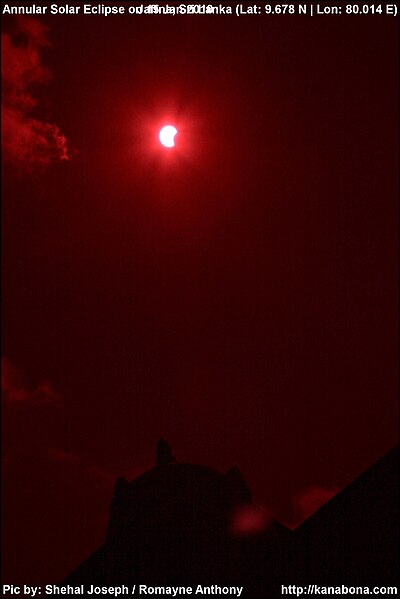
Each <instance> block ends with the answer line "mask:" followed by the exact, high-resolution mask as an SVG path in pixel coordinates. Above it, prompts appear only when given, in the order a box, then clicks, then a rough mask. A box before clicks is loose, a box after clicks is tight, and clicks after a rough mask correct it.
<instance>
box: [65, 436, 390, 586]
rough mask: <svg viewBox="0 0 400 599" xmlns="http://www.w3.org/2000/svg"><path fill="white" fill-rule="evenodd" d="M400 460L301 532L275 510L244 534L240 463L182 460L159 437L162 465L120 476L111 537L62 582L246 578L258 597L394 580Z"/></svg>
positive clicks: (357, 484) (246, 502) (365, 478)
mask: <svg viewBox="0 0 400 599" xmlns="http://www.w3.org/2000/svg"><path fill="white" fill-rule="evenodd" d="M397 464H398V450H397V449H396V450H393V451H392V452H390V453H389V454H388V455H387V456H385V457H384V458H383V459H382V460H380V461H379V462H378V463H377V464H375V465H374V466H373V467H372V468H370V469H369V470H368V471H367V472H366V473H364V474H363V475H362V476H361V477H360V478H358V479H357V480H356V481H354V482H353V483H352V484H351V485H349V486H348V487H347V488H346V489H344V490H343V491H342V492H341V493H339V494H338V495H336V496H335V497H334V498H333V499H332V500H330V501H329V502H328V503H327V504H326V505H325V506H323V507H322V508H321V509H320V510H319V511H318V512H316V513H315V514H313V515H312V516H311V517H310V518H309V519H308V520H306V521H305V522H304V523H303V524H302V525H301V526H299V527H298V528H297V529H296V530H295V531H290V530H289V529H287V528H286V527H284V526H282V525H281V524H279V523H278V522H276V521H274V520H271V519H269V520H268V521H266V522H265V523H264V526H263V527H261V526H260V527H259V528H258V530H257V527H256V529H255V530H254V531H253V534H247V535H240V534H233V532H232V530H233V528H232V522H233V521H234V518H235V517H239V518H240V517H241V516H240V514H241V513H245V511H246V510H248V509H250V510H251V505H252V504H251V494H250V491H249V489H248V487H247V484H246V482H245V481H244V479H243V478H242V476H241V474H240V471H239V470H238V469H237V468H232V469H231V470H230V471H229V472H228V473H227V474H221V473H219V472H217V471H216V470H213V469H211V468H207V467H204V466H198V465H193V464H180V463H177V462H176V461H175V458H174V457H173V455H172V452H171V449H170V447H169V445H168V444H167V443H166V441H164V440H163V439H161V440H160V442H159V444H158V447H157V460H156V466H155V468H153V469H151V470H149V471H148V472H146V473H144V474H142V475H141V476H139V477H138V478H136V479H135V480H133V481H132V482H128V481H127V480H126V479H124V478H119V479H118V480H117V481H116V484H115V492H114V497H113V499H112V502H111V507H110V521H109V526H108V531H107V536H106V541H105V543H104V545H103V546H102V547H101V548H100V549H98V550H97V551H96V552H95V553H94V554H93V555H92V556H91V557H89V558H88V559H87V560H86V561H85V562H84V563H83V564H82V565H81V566H79V567H78V568H77V569H76V570H75V571H74V572H72V573H71V574H70V575H69V576H68V577H67V578H66V579H65V580H64V581H63V584H70V585H79V584H86V585H87V584H94V585H100V586H101V585H108V586H111V585H120V584H135V583H136V584H148V585H163V586H165V585H191V586H194V585H197V584H204V585H212V584H224V585H243V586H244V590H243V593H242V595H241V596H242V597H254V598H262V597H276V596H279V595H281V585H291V584H299V585H305V584H320V585H337V584H345V585H348V586H355V585H371V586H376V585H377V586H384V585H396V584H397V582H398V568H397V557H398V555H397V554H398V550H397V547H398V544H397V541H398V527H397V497H398V468H397ZM243 510H244V512H243ZM238 514H239V516H237V515H238Z"/></svg>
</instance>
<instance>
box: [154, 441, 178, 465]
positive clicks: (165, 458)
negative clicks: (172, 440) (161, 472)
mask: <svg viewBox="0 0 400 599" xmlns="http://www.w3.org/2000/svg"><path fill="white" fill-rule="evenodd" d="M171 462H176V458H175V456H174V455H173V454H172V451H171V447H170V446H169V444H168V443H167V441H166V440H165V439H163V437H161V438H160V440H159V441H158V443H157V466H165V465H167V464H171Z"/></svg>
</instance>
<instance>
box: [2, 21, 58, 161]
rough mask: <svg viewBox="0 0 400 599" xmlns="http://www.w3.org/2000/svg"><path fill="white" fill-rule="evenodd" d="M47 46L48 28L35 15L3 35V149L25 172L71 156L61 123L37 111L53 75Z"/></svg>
mask: <svg viewBox="0 0 400 599" xmlns="http://www.w3.org/2000/svg"><path fill="white" fill-rule="evenodd" d="M47 46H49V41H48V38H47V30H46V28H45V27H44V26H43V25H42V24H41V23H40V22H39V21H36V20H35V19H25V18H20V19H18V21H17V28H16V30H15V31H14V32H13V33H12V34H10V33H4V34H3V35H2V50H3V67H2V78H3V122H2V125H3V135H2V146H3V153H4V159H5V160H6V161H8V162H10V163H12V164H13V165H14V166H16V167H18V169H19V170H22V171H24V172H27V171H28V172H29V171H32V170H36V169H38V168H39V169H40V168H43V167H46V166H48V165H49V164H51V163H54V162H60V161H63V160H68V159H69V157H70V151H69V147H68V141H67V138H66V137H65V135H64V134H63V133H62V132H61V131H60V129H59V127H58V126H57V125H55V124H54V123H49V122H46V120H44V119H43V118H40V117H38V116H37V115H36V113H37V112H38V110H39V109H40V108H41V106H40V99H39V94H38V88H40V86H42V85H44V84H46V83H48V81H49V80H50V79H51V73H50V71H49V70H48V69H47V68H46V67H45V66H44V64H43V62H42V55H41V54H42V50H43V49H44V48H45V47H47Z"/></svg>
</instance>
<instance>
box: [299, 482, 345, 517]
mask: <svg viewBox="0 0 400 599" xmlns="http://www.w3.org/2000/svg"><path fill="white" fill-rule="evenodd" d="M339 491H340V489H339V488H337V487H321V486H318V485H311V486H309V487H307V488H306V489H303V490H302V491H300V493H298V494H297V495H296V496H295V497H294V499H293V512H294V517H293V524H294V526H297V525H298V524H300V523H301V522H302V521H303V520H305V519H306V518H308V517H309V516H311V514H313V513H314V512H316V511H317V510H318V509H319V508H320V507H322V506H323V505H324V504H325V503H327V502H328V501H329V500H330V499H332V497H334V496H335V495H337V493H339Z"/></svg>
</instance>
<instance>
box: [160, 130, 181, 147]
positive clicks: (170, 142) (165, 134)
mask: <svg viewBox="0 0 400 599" xmlns="http://www.w3.org/2000/svg"><path fill="white" fill-rule="evenodd" d="M177 133H178V131H177V129H175V127H173V126H172V125H166V126H165V127H163V128H162V129H161V131H160V133H159V135H158V137H159V139H160V142H161V143H162V145H163V146H165V147H166V148H173V147H174V145H175V140H174V137H175V135H176V134H177Z"/></svg>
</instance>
